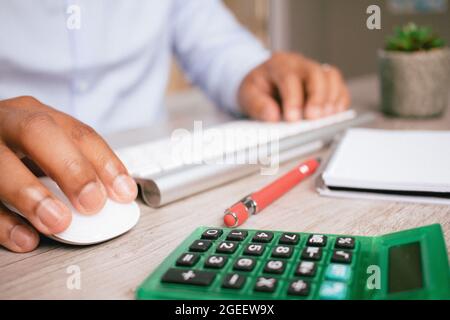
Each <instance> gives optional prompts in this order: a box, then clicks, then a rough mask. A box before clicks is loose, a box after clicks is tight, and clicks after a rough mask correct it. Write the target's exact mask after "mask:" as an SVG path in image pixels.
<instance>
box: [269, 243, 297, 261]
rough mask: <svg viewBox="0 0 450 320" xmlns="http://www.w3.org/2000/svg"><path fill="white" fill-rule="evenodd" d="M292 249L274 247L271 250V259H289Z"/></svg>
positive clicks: (288, 247)
mask: <svg viewBox="0 0 450 320" xmlns="http://www.w3.org/2000/svg"><path fill="white" fill-rule="evenodd" d="M292 252H293V249H292V247H291V246H276V247H275V248H273V250H272V257H274V258H290V257H291V256H292Z"/></svg>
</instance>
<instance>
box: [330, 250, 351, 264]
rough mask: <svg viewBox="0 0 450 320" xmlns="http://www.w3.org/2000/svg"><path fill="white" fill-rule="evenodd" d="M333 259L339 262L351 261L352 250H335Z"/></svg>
mask: <svg viewBox="0 0 450 320" xmlns="http://www.w3.org/2000/svg"><path fill="white" fill-rule="evenodd" d="M331 261H332V262H338V263H351V262H352V252H351V251H346V250H334V252H333V256H332V257H331Z"/></svg>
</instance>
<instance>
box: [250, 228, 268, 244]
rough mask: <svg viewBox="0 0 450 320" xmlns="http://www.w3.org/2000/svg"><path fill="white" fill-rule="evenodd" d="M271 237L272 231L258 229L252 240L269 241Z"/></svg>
mask: <svg viewBox="0 0 450 320" xmlns="http://www.w3.org/2000/svg"><path fill="white" fill-rule="evenodd" d="M272 239H273V233H272V232H268V231H258V232H256V233H255V235H254V236H253V239H252V240H253V242H266V243H267V242H270V241H272Z"/></svg>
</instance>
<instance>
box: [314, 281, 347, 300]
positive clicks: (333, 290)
mask: <svg viewBox="0 0 450 320" xmlns="http://www.w3.org/2000/svg"><path fill="white" fill-rule="evenodd" d="M346 296H347V285H346V284H345V283H343V282H334V281H324V282H323V283H322V286H321V287H320V291H319V298H320V299H325V300H342V299H345V298H346Z"/></svg>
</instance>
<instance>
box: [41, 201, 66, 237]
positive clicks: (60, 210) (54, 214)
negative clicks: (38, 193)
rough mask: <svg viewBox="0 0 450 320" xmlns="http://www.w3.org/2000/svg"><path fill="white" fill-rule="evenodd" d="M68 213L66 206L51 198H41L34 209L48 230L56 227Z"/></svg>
mask: <svg viewBox="0 0 450 320" xmlns="http://www.w3.org/2000/svg"><path fill="white" fill-rule="evenodd" d="M68 214H70V212H69V209H68V208H66V207H64V205H63V204H59V203H57V202H56V201H55V200H53V199H51V198H45V199H44V200H42V201H41V202H40V203H39V205H38V207H37V209H36V215H37V217H38V218H39V220H40V221H41V222H42V224H44V225H45V226H46V227H47V228H48V229H50V231H52V230H55V229H58V227H59V226H60V224H61V222H63V220H64V219H65V217H66V215H68Z"/></svg>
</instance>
